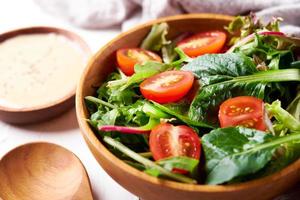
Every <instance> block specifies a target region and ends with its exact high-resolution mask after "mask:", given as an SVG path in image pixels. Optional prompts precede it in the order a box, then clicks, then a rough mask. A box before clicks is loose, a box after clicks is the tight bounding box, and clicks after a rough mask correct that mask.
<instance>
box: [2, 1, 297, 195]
mask: <svg viewBox="0 0 300 200" xmlns="http://www.w3.org/2000/svg"><path fill="white" fill-rule="evenodd" d="M0 5H1V6H0V33H3V32H6V31H9V30H12V29H16V28H21V27H28V26H42V25H44V26H55V27H60V28H65V29H68V30H71V31H73V32H75V33H77V34H78V35H80V36H81V37H82V38H83V39H84V40H85V41H86V42H87V43H88V45H89V46H90V48H91V49H92V51H93V52H96V51H97V50H98V49H99V48H100V47H101V46H103V45H104V44H106V43H107V42H108V41H109V40H111V39H112V38H113V37H115V36H116V35H117V34H118V33H120V30H118V29H114V30H83V29H80V28H76V27H74V26H71V25H70V24H68V23H66V22H63V21H61V20H60V19H57V18H53V17H52V16H49V15H48V14H46V13H44V12H43V11H42V10H40V8H39V7H38V6H36V5H35V4H34V2H33V0H0ZM33 141H47V142H52V143H56V144H59V145H62V146H64V147H66V148H67V149H69V150H71V151H72V152H74V153H75V154H76V155H77V156H78V157H79V158H80V159H81V161H82V162H83V164H84V165H85V168H86V169H87V172H88V174H89V177H90V180H91V184H92V189H93V194H94V199H95V200H137V199H138V198H137V197H136V196H134V195H133V194H131V193H130V192H128V191H127V190H125V189H124V188H122V187H121V186H120V185H119V184H118V183H116V182H115V181H114V180H113V179H112V178H111V177H110V176H109V175H107V174H106V172H105V171H104V170H103V169H102V168H101V167H100V165H99V164H98V163H97V161H96V160H95V159H94V157H93V155H92V154H91V153H90V151H89V149H88V147H87V145H86V144H85V142H84V140H83V138H82V136H81V134H80V132H79V128H78V124H77V121H76V116H75V109H72V110H70V111H68V112H66V113H64V114H63V115H61V116H59V117H57V118H56V119H53V120H50V121H47V122H43V123H40V124H35V125H27V126H15V125H10V124H7V123H4V122H1V121H0V158H1V157H2V156H4V155H5V154H6V153H7V152H8V151H10V150H11V149H13V148H14V147H16V146H19V145H21V144H24V143H28V142H33ZM288 194H289V195H283V196H281V197H278V198H276V200H294V199H299V198H298V197H299V194H300V185H298V186H297V187H295V188H294V189H292V190H291V191H290V192H289V193H288Z"/></svg>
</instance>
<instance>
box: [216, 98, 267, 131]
mask: <svg viewBox="0 0 300 200" xmlns="http://www.w3.org/2000/svg"><path fill="white" fill-rule="evenodd" d="M219 121H220V125H221V127H228V126H238V125H240V126H244V127H248V128H255V129H257V130H261V131H265V130H266V124H265V122H264V102H263V101H262V100H261V99H258V98H256V97H251V96H240V97H235V98H231V99H228V100H226V101H224V102H223V103H222V104H221V106H220V110H219Z"/></svg>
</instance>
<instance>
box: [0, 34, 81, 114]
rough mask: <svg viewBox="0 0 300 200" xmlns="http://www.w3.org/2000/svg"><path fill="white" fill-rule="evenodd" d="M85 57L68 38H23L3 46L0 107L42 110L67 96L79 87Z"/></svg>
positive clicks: (50, 35)
mask: <svg viewBox="0 0 300 200" xmlns="http://www.w3.org/2000/svg"><path fill="white" fill-rule="evenodd" d="M85 62H86V57H85V55H84V54H83V52H82V51H81V50H80V49H79V47H78V46H76V45H75V44H74V43H73V42H72V41H70V40H68V39H67V38H66V37H64V36H61V35H58V34H54V33H50V34H29V35H20V36H17V37H14V38H11V39H7V40H5V41H4V42H2V43H0V105H1V106H5V107H10V108H28V107H39V106H43V105H46V104H49V103H54V102H55V101H57V100H59V99H61V98H64V97H66V96H67V95H68V94H70V93H71V92H72V91H74V89H75V87H76V83H77V81H78V79H79V77H80V74H81V72H82V70H83V68H84V66H85V64H86V63H85Z"/></svg>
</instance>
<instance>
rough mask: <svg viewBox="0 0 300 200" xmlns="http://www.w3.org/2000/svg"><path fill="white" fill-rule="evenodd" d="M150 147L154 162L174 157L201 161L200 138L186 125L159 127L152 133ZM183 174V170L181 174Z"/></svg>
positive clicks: (163, 125) (160, 125)
mask: <svg viewBox="0 0 300 200" xmlns="http://www.w3.org/2000/svg"><path fill="white" fill-rule="evenodd" d="M149 146H150V151H151V152H152V155H153V158H154V160H160V159H164V158H168V157H173V156H187V157H191V158H195V159H199V158H200V153H201V143H200V138H199V137H198V135H197V133H196V132H195V131H194V130H193V129H192V128H190V127H188V126H185V125H180V126H173V125H172V124H168V123H162V124H159V125H157V126H156V127H155V128H154V129H153V130H152V131H151V133H150V138H149ZM174 170H175V171H176V170H177V169H174ZM177 171H178V170H177ZM179 171H180V170H179ZM179 171H178V172H179ZM183 172H184V171H182V170H181V171H180V172H179V173H183Z"/></svg>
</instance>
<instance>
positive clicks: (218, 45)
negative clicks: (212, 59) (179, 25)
mask: <svg viewBox="0 0 300 200" xmlns="http://www.w3.org/2000/svg"><path fill="white" fill-rule="evenodd" d="M225 41H226V34H225V33H224V32H222V31H208V32H202V33H198V34H195V35H193V36H191V37H188V38H186V39H183V40H182V41H181V42H179V43H178V44H177V47H179V48H181V49H182V50H183V51H184V53H185V54H187V55H188V56H190V57H197V56H200V55H203V54H207V53H219V52H221V50H222V48H223V46H224V44H225Z"/></svg>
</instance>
